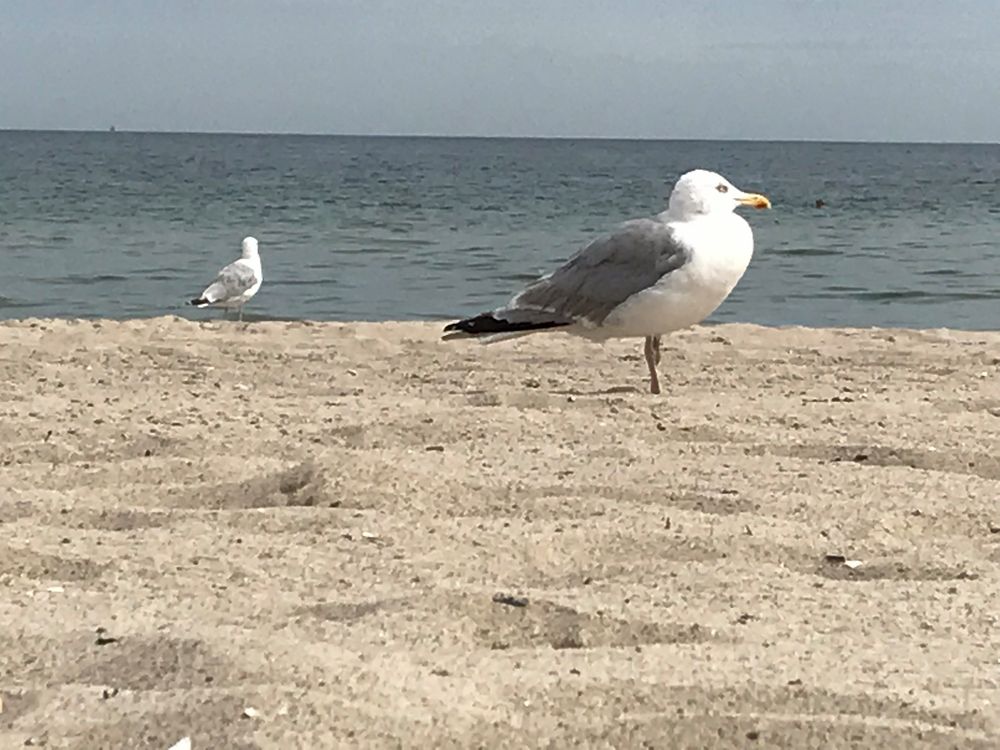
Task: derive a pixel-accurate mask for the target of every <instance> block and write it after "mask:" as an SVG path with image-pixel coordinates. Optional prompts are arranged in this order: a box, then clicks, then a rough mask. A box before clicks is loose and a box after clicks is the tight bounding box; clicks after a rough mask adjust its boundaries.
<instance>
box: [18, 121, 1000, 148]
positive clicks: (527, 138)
mask: <svg viewBox="0 0 1000 750" xmlns="http://www.w3.org/2000/svg"><path fill="white" fill-rule="evenodd" d="M0 133H81V134H98V133H103V134H106V135H111V134H115V135H118V134H132V135H208V136H257V137H276V138H280V137H295V138H399V139H404V138H424V139H437V140H449V139H450V140H495V141H501V140H507V141H630V142H650V143H658V142H672V143H677V142H689V143H827V144H855V145H863V144H868V145H898V146H996V145H1000V140H998V141H949V140H915V141H910V140H890V139H886V140H868V139H860V138H836V139H826V138H693V137H690V136H681V137H675V138H668V137H654V136H610V135H472V134H446V133H320V132H303V131H281V130H273V131H251V130H243V131H240V130H142V129H139V130H133V129H128V128H124V129H123V128H118V127H116V126H112V127H109V128H108V129H106V130H96V129H93V128H6V127H0Z"/></svg>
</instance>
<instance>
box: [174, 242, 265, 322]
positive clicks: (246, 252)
mask: <svg viewBox="0 0 1000 750" xmlns="http://www.w3.org/2000/svg"><path fill="white" fill-rule="evenodd" d="M263 281H264V271H263V270H262V269H261V266H260V253H259V252H258V251H257V240H256V239H254V238H253V237H246V238H244V240H243V254H242V255H241V256H240V258H239V260H235V261H233V262H232V263H230V264H229V265H228V266H226V267H225V268H223V269H222V270H221V271H219V276H218V277H217V278H216V279H215V281H213V282H212V283H211V284H209V285H208V286H207V287H206V288H205V291H204V292H202V293H201V296H200V297H198V298H197V299H193V300H191V304H192V305H194V306H195V307H222V308H225V309H226V310H231V309H233V308H237V309H238V310H239V311H240V320H241V321H242V320H243V305H245V304H246V303H247V302H249V301H250V298H251V297H253V296H254V295H255V294H256V293H257V290H258V289H260V285H261V282H263Z"/></svg>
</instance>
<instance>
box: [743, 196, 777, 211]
mask: <svg viewBox="0 0 1000 750" xmlns="http://www.w3.org/2000/svg"><path fill="white" fill-rule="evenodd" d="M740 203H742V204H743V205H744V206H752V207H753V208H770V207H771V201H769V200H768V199H767V197H766V196H763V195H760V194H758V193H747V194H746V195H744V196H743V197H742V198H740Z"/></svg>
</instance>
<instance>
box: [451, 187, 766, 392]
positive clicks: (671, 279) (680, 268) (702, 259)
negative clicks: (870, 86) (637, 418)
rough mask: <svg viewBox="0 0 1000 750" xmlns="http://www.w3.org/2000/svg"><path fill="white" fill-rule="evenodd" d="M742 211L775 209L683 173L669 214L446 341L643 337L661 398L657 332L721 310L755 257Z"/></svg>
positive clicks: (457, 329)
mask: <svg viewBox="0 0 1000 750" xmlns="http://www.w3.org/2000/svg"><path fill="white" fill-rule="evenodd" d="M739 206H753V207H754V208H770V207H771V202H770V201H769V200H768V199H767V198H765V197H764V196H763V195H758V194H757V193H744V192H743V191H742V190H738V189H737V188H735V187H734V186H733V185H732V184H731V183H730V182H729V180H727V179H726V178H725V177H722V176H721V175H718V174H716V173H715V172H708V171H705V170H702V169H697V170H694V171H693V172H688V173H687V174H684V175H682V176H681V178H680V179H679V180H677V183H676V184H675V185H674V189H673V191H672V192H671V193H670V201H669V204H668V207H667V210H666V211H664V212H663V213H661V214H659V215H658V216H655V217H653V218H650V219H635V220H633V221H627V222H625V223H624V224H622V225H620V226H619V227H618V229H617V230H616V231H615V232H613V233H612V234H610V235H607V236H605V237H601V238H600V239H597V240H594V241H593V242H591V243H590V244H589V245H587V246H586V247H585V248H583V250H581V251H580V252H578V253H577V254H576V255H574V256H573V257H572V258H570V259H569V260H568V261H567V262H566V263H565V264H564V265H562V266H560V267H559V268H558V269H556V270H555V271H553V272H552V273H550V274H549V275H548V276H544V277H543V278H541V279H539V280H538V281H536V282H535V283H534V284H532V285H530V286H529V287H528V288H526V289H525V290H524V291H522V292H521V293H520V294H518V295H517V296H515V297H514V298H513V299H512V300H511V301H510V302H509V303H508V304H507V305H506V306H505V307H500V308H498V309H496V310H494V311H493V312H486V313H482V314H480V315H476V316H474V317H472V318H466V319H465V320H459V321H458V322H455V323H451V324H450V325H448V326H446V327H445V329H444V330H445V335H444V338H445V339H452V338H467V337H473V338H479V339H480V340H481V341H482V342H483V343H490V342H492V341H500V340H503V339H507V338H515V337H517V336H524V335H527V334H529V333H534V332H536V331H545V330H553V329H556V330H562V331H564V332H566V333H571V334H575V335H577V336H583V337H585V338H588V339H591V340H594V341H604V340H607V339H612V338H631V337H636V338H638V337H642V338H645V340H646V346H645V354H646V364H647V365H648V366H649V378H650V382H649V390H650V392H651V393H659V392H660V381H659V378H658V377H657V374H656V366H657V365H658V364H659V363H660V336H661V335H663V334H665V333H670V332H671V331H676V330H678V329H681V328H687V327H688V326H692V325H695V324H696V323H700V322H701V321H702V320H704V319H705V318H707V317H708V316H709V315H711V314H712V313H713V312H714V311H715V309H716V308H717V307H718V306H719V305H721V304H722V302H723V300H725V299H726V297H728V296H729V293H730V292H731V291H732V290H733V287H735V286H736V284H737V282H738V281H739V280H740V278H742V276H743V273H744V271H746V269H747V266H748V265H749V264H750V257H751V256H752V255H753V232H752V231H751V230H750V225H749V224H747V222H746V221H745V220H744V219H743V218H742V217H741V216H738V215H736V214H734V213H733V210H734V209H736V208H737V207H739Z"/></svg>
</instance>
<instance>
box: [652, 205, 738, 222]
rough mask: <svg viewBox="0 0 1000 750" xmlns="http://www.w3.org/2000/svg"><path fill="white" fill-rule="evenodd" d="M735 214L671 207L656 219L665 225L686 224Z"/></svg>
mask: <svg viewBox="0 0 1000 750" xmlns="http://www.w3.org/2000/svg"><path fill="white" fill-rule="evenodd" d="M735 215H736V214H734V213H729V212H725V211H710V212H706V211H691V210H684V209H682V208H677V207H676V206H675V207H669V208H667V210H666V211H663V212H662V213H659V214H657V216H656V218H657V219H659V220H660V221H662V222H663V223H665V224H684V223H688V222H692V221H699V220H702V219H715V220H719V219H723V218H725V217H726V216H735Z"/></svg>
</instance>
